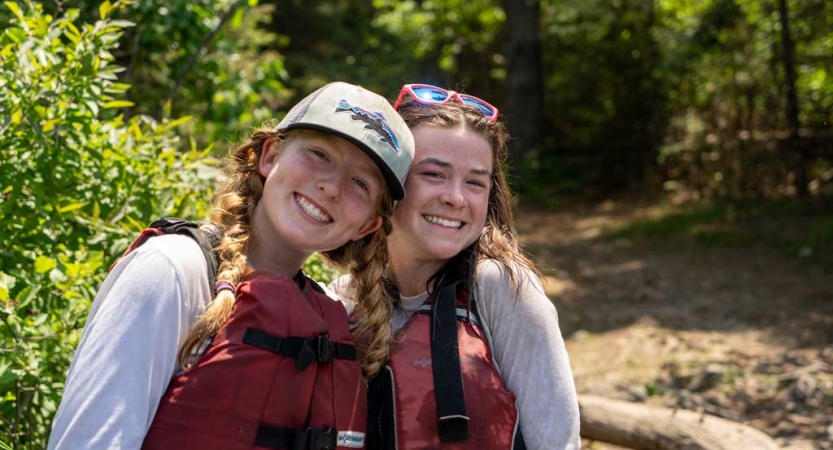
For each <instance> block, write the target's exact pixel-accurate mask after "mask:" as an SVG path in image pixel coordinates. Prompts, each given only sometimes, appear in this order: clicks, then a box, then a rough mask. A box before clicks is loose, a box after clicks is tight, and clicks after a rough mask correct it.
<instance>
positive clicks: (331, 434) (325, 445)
mask: <svg viewBox="0 0 833 450" xmlns="http://www.w3.org/2000/svg"><path fill="white" fill-rule="evenodd" d="M255 446H256V447H269V448H284V449H290V450H335V448H336V432H335V429H334V428H333V427H310V428H277V427H270V426H269V425H263V424H261V425H260V427H258V429H257V437H256V438H255Z"/></svg>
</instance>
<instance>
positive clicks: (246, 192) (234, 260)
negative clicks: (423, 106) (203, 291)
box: [178, 127, 393, 370]
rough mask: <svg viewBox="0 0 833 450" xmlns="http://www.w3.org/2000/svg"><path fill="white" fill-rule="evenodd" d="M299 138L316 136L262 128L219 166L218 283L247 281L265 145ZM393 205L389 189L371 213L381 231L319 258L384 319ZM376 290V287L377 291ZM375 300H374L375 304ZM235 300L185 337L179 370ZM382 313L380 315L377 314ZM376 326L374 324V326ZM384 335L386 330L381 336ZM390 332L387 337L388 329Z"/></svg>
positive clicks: (221, 299)
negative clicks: (336, 269) (385, 272)
mask: <svg viewBox="0 0 833 450" xmlns="http://www.w3.org/2000/svg"><path fill="white" fill-rule="evenodd" d="M299 133H317V132H316V131H310V130H303V131H290V132H283V131H274V129H272V128H268V127H264V128H261V129H259V130H256V131H255V132H254V133H253V134H252V137H251V139H249V141H248V142H245V143H243V144H241V145H239V146H237V147H236V148H234V149H232V150H231V153H230V155H229V157H228V158H226V159H225V160H224V162H223V164H222V170H223V173H224V175H225V181H224V182H223V184H221V185H220V186H219V188H218V189H217V191H216V193H215V196H214V210H213V213H212V215H211V218H210V221H211V223H212V224H213V225H214V226H216V227H217V228H218V229H219V232H220V234H221V238H220V242H219V244H218V245H217V246H216V247H215V251H216V254H217V259H218V262H219V269H218V271H217V280H227V281H230V282H232V283H234V285H235V286H236V285H237V284H238V283H239V282H240V281H242V280H243V278H244V277H245V276H246V272H247V259H246V255H247V253H248V251H249V249H250V248H251V247H252V246H253V245H256V244H255V242H254V236H252V234H251V229H252V219H253V216H254V211H255V207H256V206H257V203H258V201H260V198H261V197H262V195H263V184H264V182H265V180H266V179H265V177H263V175H261V174H260V171H259V170H258V163H259V161H260V157H261V154H262V152H263V144H264V143H265V142H266V141H267V140H268V139H272V138H275V141H274V143H273V144H272V145H277V146H286V145H287V144H288V143H289V142H291V141H292V139H294V138H295V136H297V135H298V134H299ZM392 213H393V201H392V200H391V196H390V193H389V192H388V190H387V189H383V190H382V193H381V194H380V195H379V198H378V199H377V202H376V206H375V208H374V214H378V215H380V216H381V217H382V226H381V228H380V229H379V230H378V231H377V232H375V233H371V234H370V235H368V236H365V237H364V238H362V239H360V240H356V241H351V242H348V243H347V244H345V245H343V246H341V247H339V248H337V249H335V250H330V251H327V252H322V255H323V256H324V257H325V258H326V259H327V260H328V261H329V262H331V263H332V264H334V265H336V266H338V267H340V268H342V269H345V270H347V271H348V272H349V273H350V275H351V276H352V277H353V279H355V280H357V284H356V285H357V287H358V289H359V291H358V292H359V293H360V294H361V295H364V296H366V298H367V299H368V302H367V304H368V305H369V306H370V308H369V309H368V317H375V316H377V315H380V314H383V315H384V314H387V312H386V311H385V309H386V308H387V306H386V302H385V301H384V298H383V297H382V288H381V279H382V277H381V276H379V274H380V273H381V272H382V271H383V270H384V268H385V266H387V246H386V245H385V242H386V240H387V235H388V234H389V233H390V230H391V215H392ZM377 285H378V286H377ZM374 298H376V299H377V300H376V301H374V300H373V299H374ZM234 302H235V295H234V294H233V293H231V292H230V291H227V290H222V291H220V292H218V293H217V294H216V295H215V296H214V298H213V299H212V301H211V302H210V303H209V304H208V307H207V308H206V310H205V312H203V314H202V315H201V316H200V317H199V319H197V323H196V324H195V325H194V327H193V328H191V330H190V331H189V333H188V336H187V337H186V339H185V341H184V342H183V344H182V346H181V347H180V349H179V355H178V360H179V365H180V367H181V368H182V369H183V370H185V369H188V368H189V367H190V365H191V363H192V356H193V355H195V354H196V353H197V352H198V351H199V348H200V347H201V346H202V345H203V344H204V343H205V342H206V341H207V340H208V339H209V338H210V337H211V336H213V335H215V334H216V333H217V332H218V331H219V330H220V328H221V327H222V326H223V325H224V324H225V323H226V321H227V320H228V318H229V316H230V315H231V312H232V309H233V308H234ZM378 309H381V310H382V311H381V313H380V312H379V311H377V310H378ZM374 323H375V322H374ZM364 330H365V331H366V332H367V333H368V334H369V336H371V337H374V338H375V333H376V331H375V328H374V327H373V326H372V325H370V324H368V325H366V326H365V327H364ZM383 332H384V331H383ZM388 332H390V330H389V327H388Z"/></svg>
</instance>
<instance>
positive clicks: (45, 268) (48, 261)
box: [35, 255, 58, 273]
mask: <svg viewBox="0 0 833 450" xmlns="http://www.w3.org/2000/svg"><path fill="white" fill-rule="evenodd" d="M57 266H58V262H57V261H55V260H54V259H52V258H50V257H48V256H43V255H40V256H38V257H37V259H35V272H37V273H46V272H49V271H50V270H52V269H54V268H55V267H57Z"/></svg>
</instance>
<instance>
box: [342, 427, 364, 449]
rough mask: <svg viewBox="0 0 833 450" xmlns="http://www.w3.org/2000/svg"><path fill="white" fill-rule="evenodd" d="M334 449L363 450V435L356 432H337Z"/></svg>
mask: <svg viewBox="0 0 833 450" xmlns="http://www.w3.org/2000/svg"><path fill="white" fill-rule="evenodd" d="M336 447H347V448H364V433H360V432H358V431H339V432H338V440H337V442H336Z"/></svg>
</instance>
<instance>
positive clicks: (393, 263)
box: [331, 85, 580, 450]
mask: <svg viewBox="0 0 833 450" xmlns="http://www.w3.org/2000/svg"><path fill="white" fill-rule="evenodd" d="M394 107H395V108H398V110H399V113H400V115H402V117H403V118H404V119H405V122H406V123H407V124H408V126H409V127H410V128H411V131H412V132H413V134H414V139H415V142H416V154H415V159H414V165H413V166H412V168H411V171H410V174H409V175H408V178H407V181H406V184H405V189H406V192H407V196H406V198H405V199H404V200H402V201H401V202H399V204H398V205H397V206H396V208H395V210H394V214H393V231H392V233H391V234H390V236H389V237H388V238H387V242H386V244H387V250H388V253H387V254H388V261H387V267H388V270H387V272H386V274H385V277H386V279H387V280H388V289H387V293H388V301H389V303H388V305H387V308H380V307H378V305H374V304H373V303H372V302H373V301H376V298H369V297H368V298H365V297H363V296H362V295H361V294H360V293H358V292H357V291H356V289H355V288H356V283H355V279H353V278H352V277H351V276H349V275H346V276H343V277H341V278H340V279H339V280H337V281H336V282H334V283H333V285H332V286H331V287H332V288H334V289H335V290H336V292H337V293H338V294H339V295H340V296H342V297H343V298H345V299H347V300H346V301H347V303H348V309H350V306H354V315H353V317H354V319H358V320H357V325H358V328H356V329H355V330H354V338H355V339H356V341H357V342H359V343H360V345H359V347H360V350H363V351H365V352H366V355H365V359H364V362H365V371H366V373H368V374H371V375H375V377H374V378H373V379H372V381H371V383H370V385H369V404H368V408H369V410H370V413H369V416H368V435H367V441H368V448H369V449H399V450H402V449H416V448H420V449H421V448H443V449H446V448H447V449H510V448H513V449H519V448H527V449H577V448H579V446H580V438H579V415H578V403H577V400H576V393H575V386H574V382H573V378H572V373H571V370H570V366H569V360H568V357H567V353H566V350H565V347H564V342H563V339H562V337H561V332H560V330H559V326H558V317H557V314H556V310H555V307H554V306H553V304H552V302H551V301H550V300H549V299H548V298H547V297H546V295H545V294H544V290H543V288H542V286H541V283H540V280H539V276H540V273H539V271H538V270H537V268H536V267H535V266H534V264H533V263H532V262H531V261H530V260H529V259H528V258H527V257H526V256H525V255H524V254H523V252H522V251H521V250H520V248H519V246H518V242H517V234H516V232H515V229H514V224H513V219H512V211H511V193H510V190H509V187H508V184H507V182H506V166H505V161H506V152H507V149H506V139H507V134H506V131H505V128H504V127H503V125H502V124H501V123H500V122H498V121H497V116H498V111H497V109H496V108H495V107H494V106H492V105H490V104H489V103H487V102H485V101H483V100H481V99H478V98H477V97H473V96H468V95H463V94H458V93H455V92H451V91H446V90H444V89H441V88H437V87H434V86H428V85H406V86H405V87H403V89H402V92H401V93H400V95H399V99H398V100H397V102H396V103H395V105H394ZM349 299H354V300H355V304H353V303H351V301H350V300H349ZM384 324H388V325H389V326H390V328H385V327H384ZM369 329H382V330H384V331H382V332H377V333H370V332H368V331H366V330H369ZM518 425H519V426H518Z"/></svg>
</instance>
